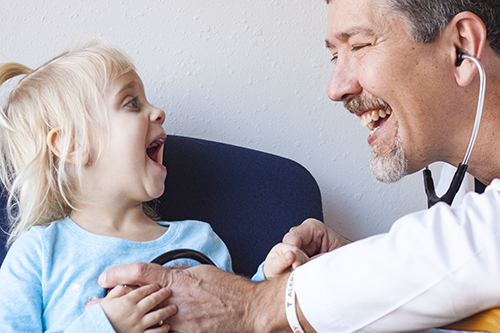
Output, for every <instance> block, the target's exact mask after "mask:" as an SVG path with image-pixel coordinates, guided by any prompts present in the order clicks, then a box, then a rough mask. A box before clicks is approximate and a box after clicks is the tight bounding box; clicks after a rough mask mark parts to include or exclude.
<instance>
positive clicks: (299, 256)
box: [264, 243, 309, 279]
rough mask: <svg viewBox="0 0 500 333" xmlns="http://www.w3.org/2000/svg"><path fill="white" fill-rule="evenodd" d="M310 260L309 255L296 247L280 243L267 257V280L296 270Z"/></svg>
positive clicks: (265, 270)
mask: <svg viewBox="0 0 500 333" xmlns="http://www.w3.org/2000/svg"><path fill="white" fill-rule="evenodd" d="M308 260H309V257H308V256H307V254H305V253H304V252H303V251H302V250H301V249H299V248H298V247H296V246H294V245H290V244H284V243H279V244H277V245H275V246H274V247H273V248H272V249H271V251H270V252H269V254H268V255H267V258H266V262H265V263H264V275H265V276H266V279H270V278H273V277H276V276H278V275H280V274H283V273H286V272H289V271H290V270H294V269H296V268H297V267H299V266H300V265H302V264H304V263H306V262H307V261H308Z"/></svg>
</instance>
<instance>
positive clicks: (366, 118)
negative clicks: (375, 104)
mask: <svg viewBox="0 0 500 333" xmlns="http://www.w3.org/2000/svg"><path fill="white" fill-rule="evenodd" d="M391 113H392V111H391V109H380V110H373V111H370V112H365V113H364V114H363V115H362V116H361V117H360V118H359V122H360V123H361V126H366V125H368V124H369V123H371V122H372V121H377V120H379V119H380V118H385V117H387V116H388V115H390V114H391Z"/></svg>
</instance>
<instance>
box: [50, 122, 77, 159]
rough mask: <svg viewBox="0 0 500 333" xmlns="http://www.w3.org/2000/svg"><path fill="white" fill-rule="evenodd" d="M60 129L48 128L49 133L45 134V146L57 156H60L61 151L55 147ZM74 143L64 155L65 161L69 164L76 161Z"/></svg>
mask: <svg viewBox="0 0 500 333" xmlns="http://www.w3.org/2000/svg"><path fill="white" fill-rule="evenodd" d="M60 133H61V129H60V128H54V129H52V130H50V132H49V134H47V146H48V147H49V149H50V150H51V151H52V153H53V154H54V155H56V156H57V157H59V158H61V152H60V151H59V149H58V148H57V147H58V146H59V145H58V140H59V138H60V135H61V134H60ZM74 147H75V145H74V144H72V145H71V148H70V150H69V151H68V155H67V156H66V162H67V163H70V164H75V163H76V152H75V149H74Z"/></svg>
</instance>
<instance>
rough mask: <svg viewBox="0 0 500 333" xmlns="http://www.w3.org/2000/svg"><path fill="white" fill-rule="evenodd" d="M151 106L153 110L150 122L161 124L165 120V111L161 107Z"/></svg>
mask: <svg viewBox="0 0 500 333" xmlns="http://www.w3.org/2000/svg"><path fill="white" fill-rule="evenodd" d="M152 107H153V110H152V112H151V115H150V117H151V121H152V122H159V123H160V124H161V125H163V123H164V122H165V117H166V115H165V111H163V110H162V109H160V108H157V107H155V106H152Z"/></svg>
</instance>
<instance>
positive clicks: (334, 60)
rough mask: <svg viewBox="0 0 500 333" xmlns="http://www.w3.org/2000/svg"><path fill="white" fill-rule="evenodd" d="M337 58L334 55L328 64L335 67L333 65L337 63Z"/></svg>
mask: <svg viewBox="0 0 500 333" xmlns="http://www.w3.org/2000/svg"><path fill="white" fill-rule="evenodd" d="M337 58H338V56H337V55H336V54H335V55H334V56H333V57H332V59H331V60H330V62H331V63H332V64H334V65H335V64H336V63H337Z"/></svg>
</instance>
